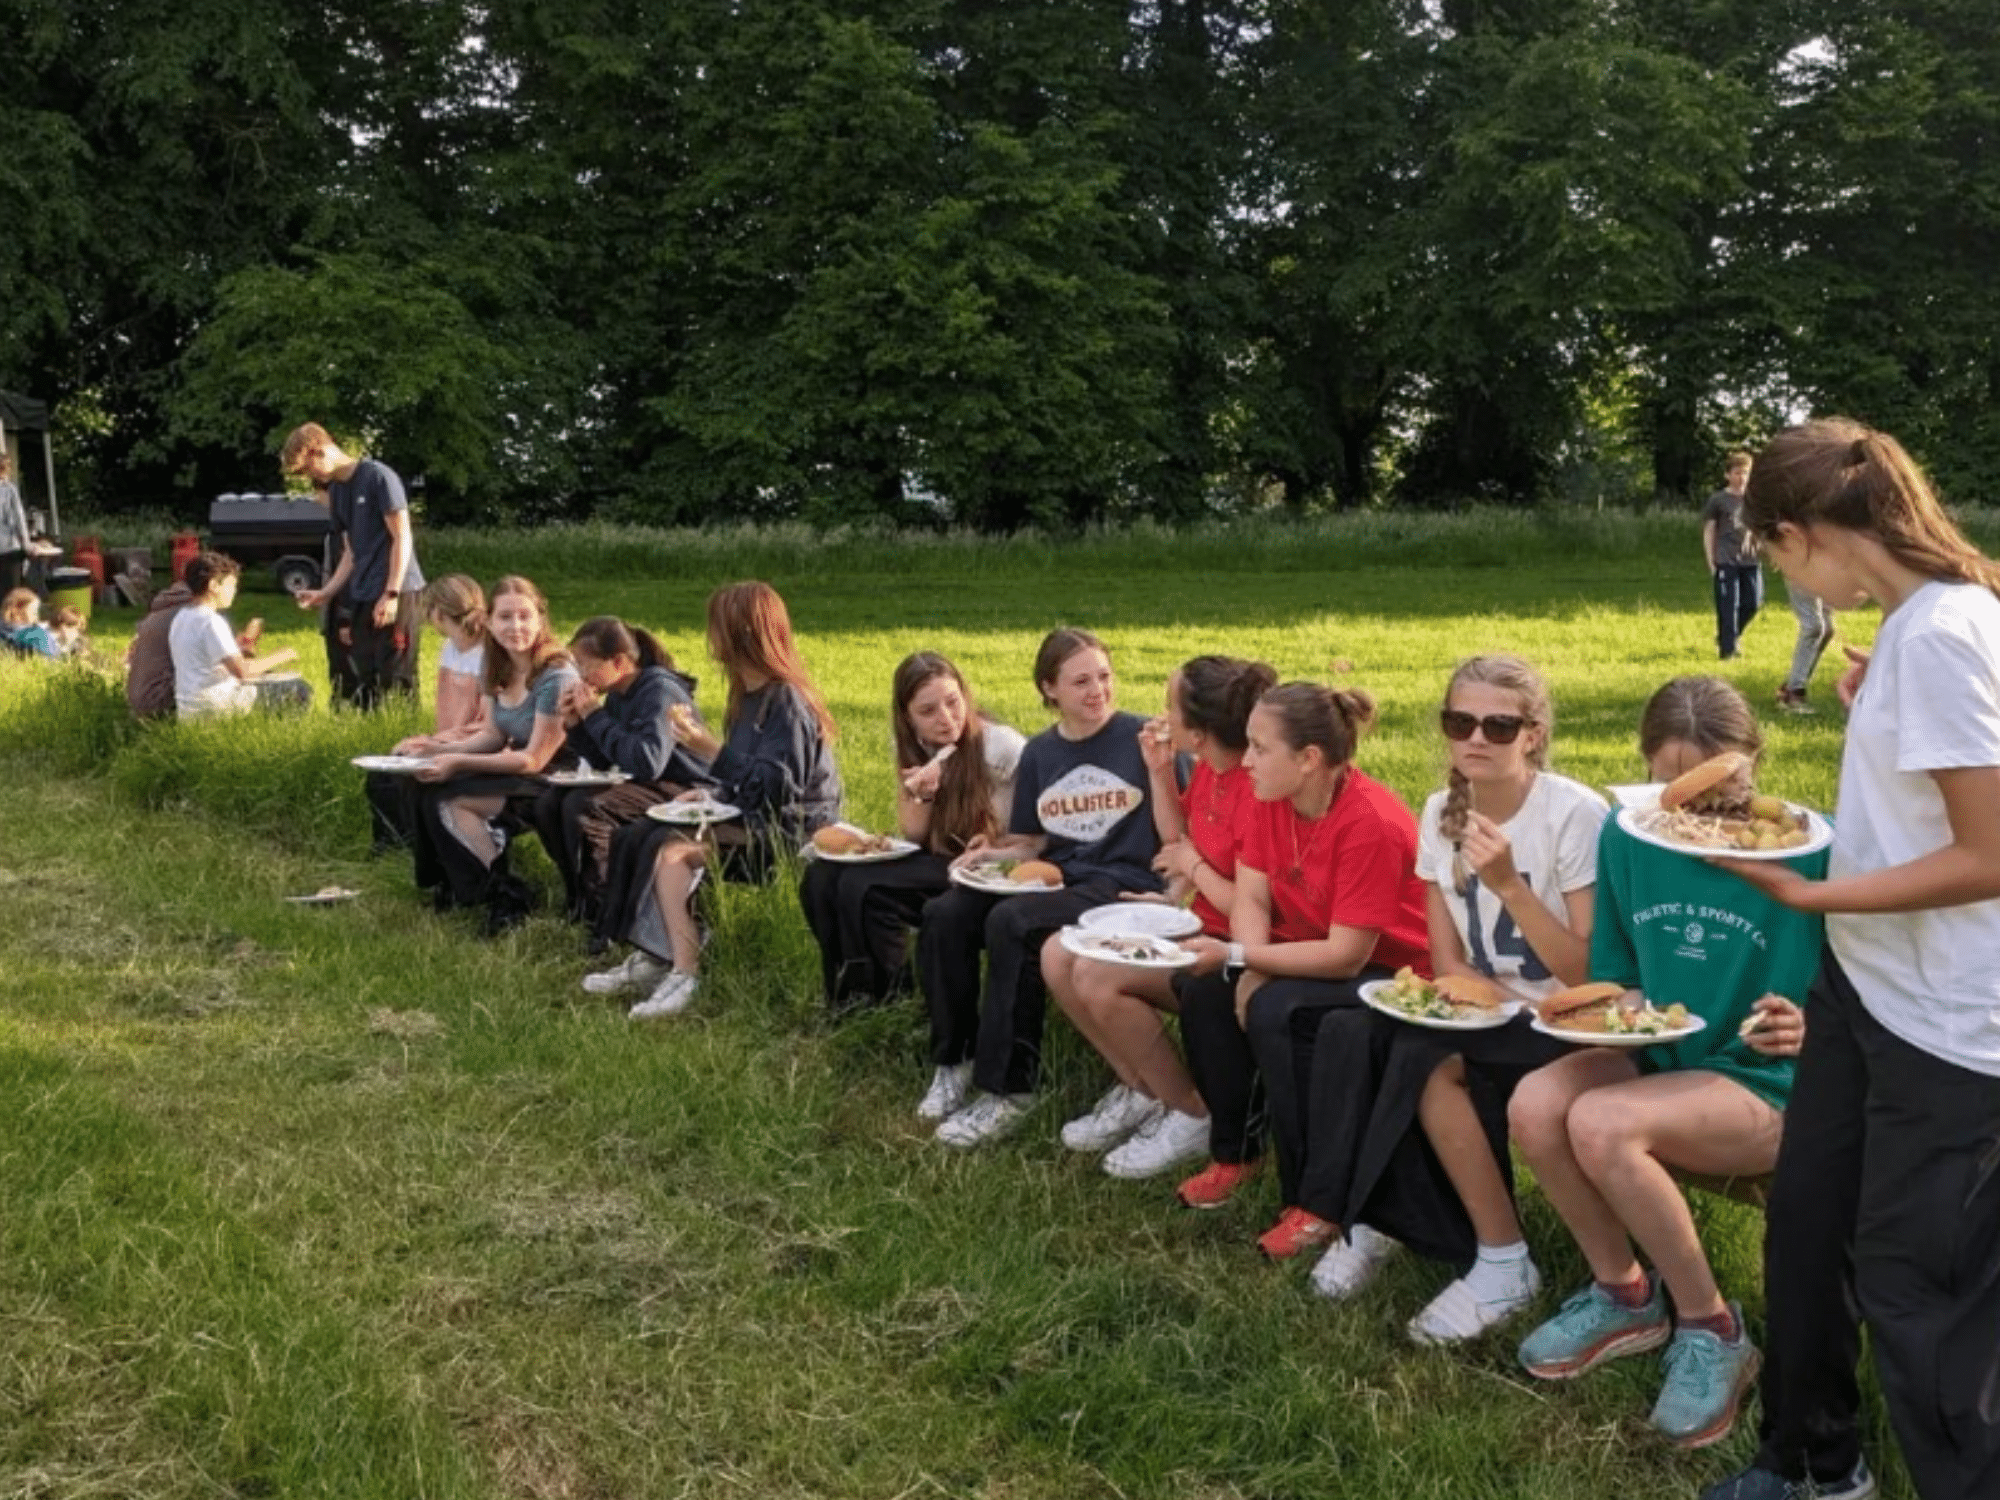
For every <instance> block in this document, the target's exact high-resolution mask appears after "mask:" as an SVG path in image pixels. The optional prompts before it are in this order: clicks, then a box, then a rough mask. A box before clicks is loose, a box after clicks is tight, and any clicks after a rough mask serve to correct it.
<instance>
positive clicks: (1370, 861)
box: [1237, 770, 1431, 975]
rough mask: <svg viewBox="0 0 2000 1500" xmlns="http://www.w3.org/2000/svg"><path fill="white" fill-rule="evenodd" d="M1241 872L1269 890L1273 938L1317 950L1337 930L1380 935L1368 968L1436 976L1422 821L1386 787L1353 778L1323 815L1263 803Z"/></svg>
mask: <svg viewBox="0 0 2000 1500" xmlns="http://www.w3.org/2000/svg"><path fill="white" fill-rule="evenodd" d="M1249 823H1250V832H1249V836H1248V837H1247V838H1246V839H1245V840H1244V841H1243V847H1242V849H1241V850H1240V851H1239V852H1238V854H1237V860H1238V862H1239V863H1240V864H1244V865H1248V866H1249V867H1250V868H1251V869H1253V870H1257V871H1260V872H1261V873H1262V874H1263V875H1264V877H1265V878H1266V879H1267V880H1269V881H1270V882H1271V940H1272V941H1273V942H1277V943H1307V942H1316V941H1318V940H1319V939H1321V938H1323V937H1325V936H1326V935H1327V932H1328V930H1329V929H1331V928H1333V927H1360V928H1367V929H1370V930H1372V931H1374V932H1375V933H1376V934H1378V936H1377V937H1376V939H1375V951H1374V953H1373V954H1372V955H1370V957H1369V962H1370V963H1376V964H1382V965H1384V966H1386V967H1388V968H1391V969H1400V968H1402V967H1403V966H1404V965H1405V964H1408V965H1409V966H1410V967H1411V968H1413V969H1415V970H1416V971H1417V972H1418V973H1419V974H1425V975H1428V974H1429V973H1430V972H1431V955H1430V928H1429V926H1428V925H1427V924H1426V922H1425V919H1424V900H1425V891H1424V883H1423V882H1422V881H1421V880H1419V879H1418V878H1417V820H1416V818H1415V817H1414V816H1413V815H1412V814H1411V812H1410V810H1409V809H1408V808H1407V807H1405V806H1403V803H1402V801H1401V799H1400V798H1398V797H1397V796H1396V794H1395V793H1394V792H1392V791H1390V790H1389V789H1388V788H1387V787H1385V786H1384V785H1382V783H1381V782H1379V781H1375V780H1372V779H1370V778H1369V777H1367V776H1364V775H1362V774H1361V772H1359V771H1353V770H1350V771H1349V772H1348V773H1347V777H1346V779H1345V781H1344V782H1343V783H1342V784H1341V788H1340V791H1339V793H1338V794H1337V795H1336V796H1335V797H1334V799H1333V806H1332V807H1330V808H1328V809H1327V810H1326V813H1325V815H1324V816H1323V817H1320V818H1317V819H1314V820H1312V821H1310V822H1308V821H1307V820H1306V819H1304V818H1302V817H1300V816H1299V814H1298V811H1297V809H1295V808H1294V807H1293V806H1292V804H1291V802H1290V801H1289V800H1283V801H1278V802H1259V803H1257V804H1256V812H1255V813H1254V815H1253V816H1252V817H1251V818H1250V819H1249Z"/></svg>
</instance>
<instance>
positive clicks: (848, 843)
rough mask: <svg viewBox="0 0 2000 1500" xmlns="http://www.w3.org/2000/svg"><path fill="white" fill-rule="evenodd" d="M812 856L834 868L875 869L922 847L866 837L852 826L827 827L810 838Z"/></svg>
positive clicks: (889, 838)
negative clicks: (850, 866) (866, 867)
mask: <svg viewBox="0 0 2000 1500" xmlns="http://www.w3.org/2000/svg"><path fill="white" fill-rule="evenodd" d="M808 847H809V848H810V849H811V850H812V852H813V856H814V857H815V858H817V859H824V860H827V861H830V862H831V863H833V864H836V865H878V864H881V863H882V862H883V861H884V860H890V859H907V858H909V857H910V856H911V855H912V854H915V853H916V852H917V851H918V850H919V849H921V848H922V847H923V845H921V844H916V843H912V842H911V841H910V840H908V839H899V838H897V837H896V836H895V835H894V834H888V833H869V832H868V831H867V830H865V829H861V828H856V827H855V826H854V825H853V824H852V823H830V824H828V825H827V826H826V827H825V828H822V829H820V831H819V832H818V833H815V834H814V835H813V836H812V842H811V844H810V845H809V846H808Z"/></svg>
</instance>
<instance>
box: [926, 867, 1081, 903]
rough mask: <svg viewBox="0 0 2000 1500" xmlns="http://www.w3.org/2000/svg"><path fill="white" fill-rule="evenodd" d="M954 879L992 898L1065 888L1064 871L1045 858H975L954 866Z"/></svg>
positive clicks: (957, 882) (953, 881) (968, 888)
mask: <svg viewBox="0 0 2000 1500" xmlns="http://www.w3.org/2000/svg"><path fill="white" fill-rule="evenodd" d="M951 880H952V884H954V885H962V886H964V887H965V888H966V889H967V890H969V891H980V892H983V893H984V894H985V895H988V896H1025V895H1028V894H1030V893H1031V892H1034V891H1054V890H1060V889H1061V888H1062V883H1063V876H1062V871H1061V870H1059V869H1057V868H1056V867H1055V866H1054V865H1052V864H1050V863H1049V862H1048V861H1047V860H1045V859H975V860H973V861H972V862H971V863H969V864H963V865H953V866H952V870H951Z"/></svg>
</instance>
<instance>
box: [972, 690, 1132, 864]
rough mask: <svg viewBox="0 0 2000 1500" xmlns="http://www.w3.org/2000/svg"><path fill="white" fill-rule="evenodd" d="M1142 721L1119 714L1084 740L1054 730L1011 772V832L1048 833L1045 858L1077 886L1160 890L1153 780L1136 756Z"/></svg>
mask: <svg viewBox="0 0 2000 1500" xmlns="http://www.w3.org/2000/svg"><path fill="white" fill-rule="evenodd" d="M1145 722H1146V721H1145V720H1144V719H1142V718H1140V717H1139V716H1138V715H1137V714H1127V713H1118V714H1113V715H1112V716H1111V722H1110V723H1108V724H1106V725H1105V726H1104V727H1103V728H1102V729H1100V730H1098V731H1097V733H1095V734H1093V735H1092V736H1091V737H1090V738H1089V739H1087V740H1066V739H1064V738H1063V737H1062V735H1061V734H1060V733H1058V732H1057V731H1056V729H1054V728H1053V727H1051V728H1048V729H1044V730H1043V731H1042V732H1041V733H1040V734H1038V735H1036V736H1035V737H1034V738H1033V739H1031V740H1029V741H1028V743H1027V747H1026V748H1025V749H1023V750H1022V751H1021V764H1020V767H1019V768H1018V769H1017V770H1016V771H1015V773H1014V809H1013V814H1012V816H1011V817H1010V818H1009V819H1008V823H1007V828H1008V831H1009V832H1010V833H1018V834H1045V835H1047V837H1048V841H1049V842H1048V847H1047V849H1046V850H1045V851H1044V853H1043V855H1042V857H1043V858H1044V859H1046V860H1048V862H1049V863H1050V864H1052V865H1055V866H1056V867H1057V868H1058V869H1060V870H1061V871H1062V872H1063V879H1064V880H1065V881H1066V882H1068V883H1069V884H1071V885H1078V884H1081V883H1082V882H1084V881H1086V880H1089V879H1091V878H1092V877H1094V876H1097V877H1104V878H1107V879H1109V880H1111V881H1112V882H1114V883H1115V884H1116V885H1117V886H1118V888H1119V889H1120V890H1127V891H1157V890H1159V889H1160V877H1159V876H1158V875H1157V874H1155V873H1154V871H1153V865H1152V860H1153V856H1154V855H1155V854H1157V853H1159V851H1160V835H1159V830H1158V829H1156V828H1155V827H1154V826H1153V813H1152V809H1151V808H1149V807H1148V806H1147V805H1146V794H1147V789H1148V788H1149V787H1150V786H1151V784H1152V783H1151V780H1150V778H1149V777H1148V775H1147V772H1146V761H1145V757H1144V756H1142V755H1141V754H1140V753H1139V730H1140V727H1141V726H1142V725H1144V724H1145Z"/></svg>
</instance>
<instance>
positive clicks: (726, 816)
mask: <svg viewBox="0 0 2000 1500" xmlns="http://www.w3.org/2000/svg"><path fill="white" fill-rule="evenodd" d="M646 816H647V817H649V818H651V819H652V820H653V821H654V822H655V823H674V824H678V825H681V826H683V827H685V826H687V825H689V824H694V823H726V822H728V821H729V820H730V819H731V818H740V817H742V816H743V809H742V808H740V807H731V806H730V805H729V804H728V803H727V802H656V803H654V804H653V805H652V806H651V807H649V808H647V809H646Z"/></svg>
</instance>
